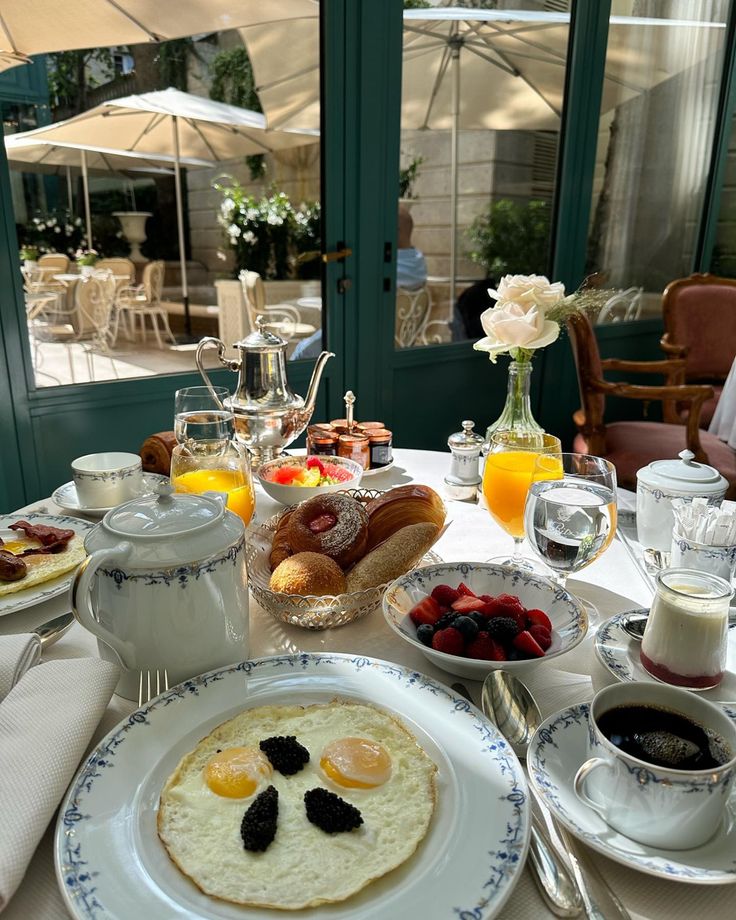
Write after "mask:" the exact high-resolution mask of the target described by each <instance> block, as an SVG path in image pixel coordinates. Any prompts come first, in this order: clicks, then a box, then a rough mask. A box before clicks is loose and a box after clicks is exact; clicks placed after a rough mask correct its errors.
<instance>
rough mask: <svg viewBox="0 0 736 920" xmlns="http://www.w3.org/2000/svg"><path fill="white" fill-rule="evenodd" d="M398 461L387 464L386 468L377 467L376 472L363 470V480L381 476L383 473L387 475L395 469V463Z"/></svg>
mask: <svg viewBox="0 0 736 920" xmlns="http://www.w3.org/2000/svg"><path fill="white" fill-rule="evenodd" d="M395 462H396V461H395V460H392V461H391V462H390V463H387V464H386V466H377V467H376V468H375V470H363V475H362V477H361V478H362V479H365V478H366V477H368V476H379V475H380V474H381V473H387V472H388V471H389V470H392V469H393V468H394V463H395Z"/></svg>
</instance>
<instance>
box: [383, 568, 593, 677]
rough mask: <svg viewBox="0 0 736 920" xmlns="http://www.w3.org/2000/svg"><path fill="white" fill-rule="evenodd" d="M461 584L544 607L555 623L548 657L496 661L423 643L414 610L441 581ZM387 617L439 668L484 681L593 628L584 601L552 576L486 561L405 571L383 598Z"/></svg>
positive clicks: (558, 651)
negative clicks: (415, 620)
mask: <svg viewBox="0 0 736 920" xmlns="http://www.w3.org/2000/svg"><path fill="white" fill-rule="evenodd" d="M461 583H462V584H463V585H466V586H467V587H468V588H469V589H470V590H471V591H472V592H473V593H474V594H476V595H491V596H492V597H494V598H495V597H497V596H498V595H499V594H510V595H515V596H517V597H518V598H519V601H520V602H521V605H522V606H523V607H524V608H527V609H529V610H532V609H534V610H540V611H543V612H544V614H546V616H547V617H548V618H549V620H550V622H551V625H552V631H551V644H550V646H549V648H548V649H547V650H546V652H545V654H544V657H539V658H522V659H520V660H496V661H494V660H487V659H477V658H469V657H463V656H462V655H460V654H457V655H455V654H449V653H448V652H443V651H439V650H438V649H436V648H432V647H431V646H429V645H425V644H424V643H423V642H420V640H419V639H418V638H417V628H416V626H415V624H414V623H413V621H412V619H411V617H410V616H409V613H410V611H411V610H412V609H413V608H414V607H415V606H416V605H417V604H418V603H419V602H420V601H421V600H423V599H424V598H426V597H428V596H429V595H431V593H432V591H433V590H434V589H435V588H436V587H438V586H439V585H450V586H451V587H452V588H457V587H458V586H459V585H460V584H461ZM383 615H384V617H385V619H386V622H387V623H388V625H389V626H390V627H391V629H392V630H393V631H394V632H395V633H396V634H397V635H399V636H401V638H402V639H403V640H404V641H405V642H409V643H410V644H411V645H414V646H415V647H416V648H417V649H419V651H420V652H421V653H422V654H423V655H424V656H425V657H426V658H428V659H429V660H430V661H431V662H432V663H433V664H435V665H437V667H438V668H441V669H442V670H443V671H447V672H449V673H450V674H457V675H459V676H460V677H467V678H469V679H471V680H483V678H484V677H485V676H486V675H487V674H488V673H489V672H490V671H493V670H495V669H496V668H504V669H508V670H515V669H519V668H529V667H535V666H539V664H540V663H542V662H545V661H549V660H550V659H552V658H558V657H559V656H560V655H564V654H565V653H566V652H569V651H570V650H571V649H573V648H575V646H576V645H578V644H579V643H580V642H582V640H583V638H584V636H585V633H586V632H587V630H588V617H587V614H586V612H585V608H584V607H583V605H582V604H581V603H580V601H578V600H577V599H576V598H575V597H573V596H572V595H571V594H570V593H568V592H567V591H566V590H565V589H564V588H561V587H560V586H559V585H558V584H557V583H556V582H555V581H553V580H552V579H551V578H544V577H542V576H540V575H535V574H533V573H532V572H526V571H523V570H519V569H515V568H513V567H512V566H504V565H494V564H492V563H485V562H456V563H450V562H443V563H441V564H440V565H429V566H426V567H425V568H422V569H415V570H414V571H412V572H408V573H407V574H406V575H402V576H401V578H397V579H396V581H394V582H392V583H391V584H390V585H389V587H388V589H387V590H386V593H385V594H384V596H383ZM517 654H522V653H521V652H517Z"/></svg>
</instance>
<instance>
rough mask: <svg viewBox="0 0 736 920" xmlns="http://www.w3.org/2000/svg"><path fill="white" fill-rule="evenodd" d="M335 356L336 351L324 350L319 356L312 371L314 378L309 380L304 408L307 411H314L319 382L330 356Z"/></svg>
mask: <svg viewBox="0 0 736 920" xmlns="http://www.w3.org/2000/svg"><path fill="white" fill-rule="evenodd" d="M334 357H335V353H334V352H332V351H323V352H322V354H321V355H320V356H319V358H317V363H316V364H315V366H314V370H313V371H312V379H311V380H310V381H309V389H308V390H307V398H306V399H305V401H304V409H305V410H306V411H307V412H312V410H313V409H314V404H315V402H316V401H317V390H318V389H319V382H320V380H321V379H322V371H323V370H324V369H325V364H327V362H328V361H329V359H330V358H334Z"/></svg>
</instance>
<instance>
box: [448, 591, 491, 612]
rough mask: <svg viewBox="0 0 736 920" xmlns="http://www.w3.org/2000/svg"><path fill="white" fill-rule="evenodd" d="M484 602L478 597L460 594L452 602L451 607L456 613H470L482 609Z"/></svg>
mask: <svg viewBox="0 0 736 920" xmlns="http://www.w3.org/2000/svg"><path fill="white" fill-rule="evenodd" d="M484 607H485V604H484V603H483V601H482V600H481V599H480V598H479V597H468V596H467V595H461V596H460V597H459V598H458V599H457V600H456V601H453V602H452V609H453V610H454V611H455V612H456V613H472V612H473V611H474V610H483V608H484Z"/></svg>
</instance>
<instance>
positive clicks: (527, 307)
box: [473, 301, 560, 361]
mask: <svg viewBox="0 0 736 920" xmlns="http://www.w3.org/2000/svg"><path fill="white" fill-rule="evenodd" d="M480 321H481V325H482V326H483V331H484V332H485V333H486V337H485V338H484V339H481V340H480V341H479V342H476V343H475V345H473V348H474V349H475V350H476V351H487V352H488V353H489V355H490V358H491V361H495V360H496V356H497V355H499V354H501V353H502V352H505V351H509V350H510V349H512V348H526V349H528V350H533V349H535V348H544V346H545V345H550V344H551V343H552V342H554V341H555V339H556V338H557V337H558V336H559V334H560V327H559V325H558V324H557V323H555V322H553V321H552V320H550V319H547V320H546V319H545V318H544V313H543V311H542V310H540V309H539V307H538V306H537V305H536V304H534V303H531V304H529V303H519V302H517V301H505V302H503V303H498V304H497V305H496V306H495V307H490V308H489V309H488V310H486V311H485V312H484V313H481V317H480Z"/></svg>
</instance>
